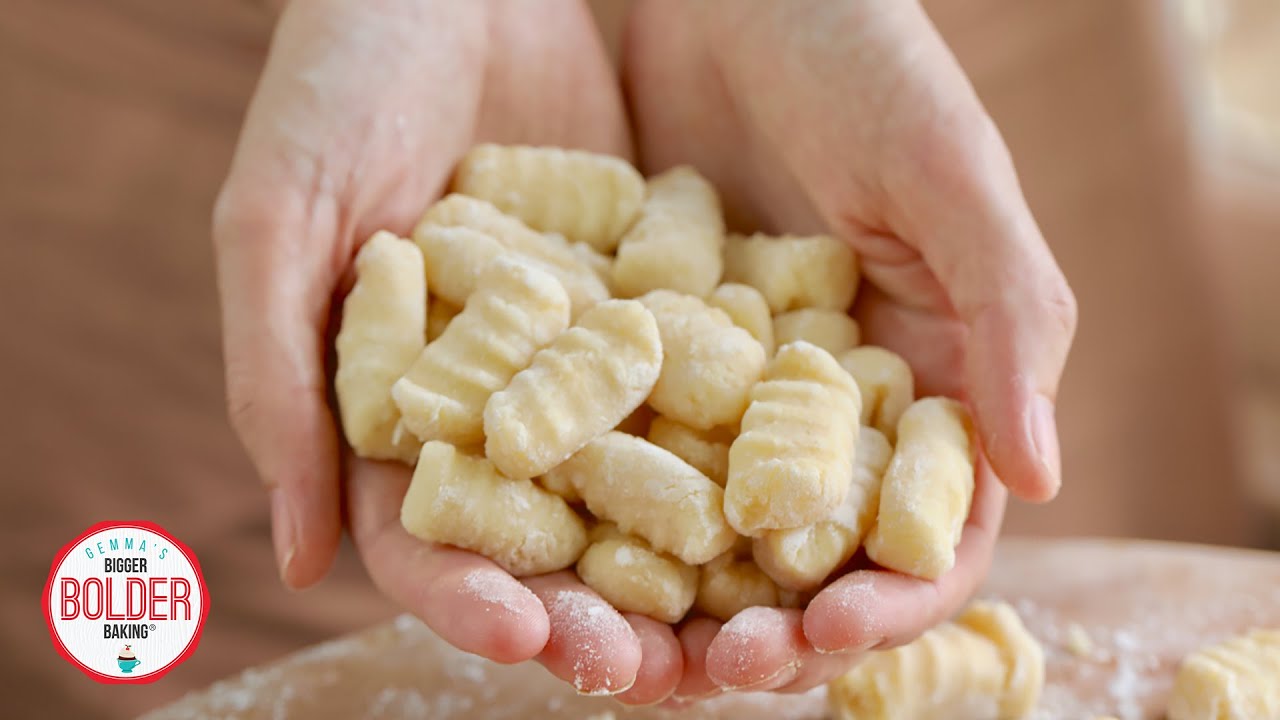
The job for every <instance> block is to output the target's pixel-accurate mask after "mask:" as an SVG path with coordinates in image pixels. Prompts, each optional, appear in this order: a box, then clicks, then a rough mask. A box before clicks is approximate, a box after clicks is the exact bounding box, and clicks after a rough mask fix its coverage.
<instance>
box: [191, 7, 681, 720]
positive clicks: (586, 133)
mask: <svg viewBox="0 0 1280 720" xmlns="http://www.w3.org/2000/svg"><path fill="white" fill-rule="evenodd" d="M480 140H487V141H495V142H505V143H517V142H525V143H536V144H549V145H564V146H574V147H583V148H587V149H592V150H597V151H603V152H613V153H615V154H621V155H626V154H628V150H629V142H630V138H629V136H628V131H627V127H626V121H625V115H624V112H623V109H622V103H621V99H620V97H619V93H618V88H617V82H616V78H615V77H614V75H613V72H612V71H611V70H610V68H609V66H608V63H607V61H606V59H605V57H604V54H603V49H602V48H601V46H600V43H599V39H598V37H597V36H596V34H595V29H594V26H593V24H592V21H591V17H590V15H589V14H588V13H587V12H586V10H585V9H584V8H583V7H582V6H581V4H580V3H579V2H577V1H576V0H558V1H557V2H543V1H541V0H503V1H502V2H495V3H489V2H453V1H451V0H439V1H437V2H427V1H425V0H381V1H380V2H377V3H352V2H345V1H344V0H307V1H306V2H295V3H291V4H289V5H288V6H287V8H286V9H285V11H284V14H283V16H282V17H281V18H280V21H279V25H278V27H277V29H276V33H275V39H274V42H273V43H272V47H271V55H270V57H269V59H268V61H267V65H266V68H265V70H264V71H263V75H262V78H261V81H260V83H259V86H258V90H257V93H256V95H255V96H254V99H253V103H252V105H251V107H250V109H249V113H248V117H247V119H246V121H245V125H244V129H243V132H242V134H241V138H240V144H239V147H238V149H237V151H236V156H235V160H234V162H233V164H232V168H231V171H230V174H229V176H228V178H227V181H226V184H225V185H224V187H223V189H222V193H221V195H220V197H219V199H218V203H217V208H216V210H215V215H214V240H215V245H216V249H217V260H218V285H219V290H220V293H221V298H222V307H223V336H224V344H225V352H226V368H227V395H228V403H229V409H230V415H231V419H232V423H233V425H234V426H235V428H236V431H237V432H238V434H239V436H240V438H241V441H242V442H243V443H244V445H245V447H246V448H247V449H248V451H249V454H250V455H251V457H252V459H253V461H254V464H255V465H256V467H257V469H258V471H259V473H260V475H261V476H262V479H263V481H264V483H265V484H266V487H267V488H268V490H269V493H270V497H271V516H272V534H273V541H274V544H275V549H276V554H277V558H278V563H279V568H280V574H281V577H282V578H283V580H284V582H285V584H287V585H289V586H291V587H295V588H297V587H305V586H307V585H310V584H312V583H314V582H316V581H317V580H319V579H320V577H321V576H323V575H324V573H325V572H326V570H327V569H328V567H329V565H330V563H331V561H332V559H333V556H334V553H335V551H336V548H337V544H338V540H339V538H340V535H341V532H342V521H343V517H342V507H343V500H344V497H345V504H346V507H347V522H348V523H349V525H350V529H351V534H352V537H353V538H354V540H355V543H356V546H357V548H358V549H359V552H360V554H361V556H362V557H363V559H364V562H365V564H366V566H367V567H368V570H369V573H370V575H371V576H372V578H373V580H374V582H375V583H376V584H377V585H378V587H379V588H381V589H382V590H383V591H384V592H385V593H387V594H388V595H389V596H391V597H392V598H393V599H395V600H397V601H398V602H400V603H401V604H403V605H404V606H405V607H407V608H408V609H409V610H411V611H412V612H414V613H415V614H417V615H418V616H420V617H421V618H422V619H423V620H425V621H426V623H427V624H428V625H429V626H430V627H431V628H432V629H433V630H435V631H436V632H437V633H438V634H440V635H441V636H442V637H444V638H445V639H446V640H448V641H449V642H451V643H453V644H454V645H456V646H457V647H459V648H462V649H463V650H466V651H469V652H472V653H476V654H478V655H482V656H484V657H487V658H490V659H492V660H496V661H498V662H507V663H510V662H519V661H522V660H526V659H529V658H533V657H536V658H537V659H538V660H540V661H541V662H542V663H543V664H544V665H546V666H547V667H548V668H549V669H550V670H551V672H553V673H555V674H556V675H558V676H560V677H561V678H564V679H566V680H568V681H571V682H573V683H574V684H575V686H576V687H577V688H578V689H579V690H581V691H583V692H618V691H621V690H623V689H625V688H627V687H628V686H631V689H630V690H629V691H627V692H625V693H624V694H622V695H621V696H620V698H621V699H623V700H626V701H630V702H651V701H654V700H658V699H661V698H662V697H665V695H666V694H667V693H669V692H670V690H671V688H673V687H674V686H675V683H676V682H677V681H678V679H679V677H680V672H681V664H680V653H679V645H678V644H677V642H676V640H675V636H674V634H673V633H672V632H671V629H670V628H668V627H667V626H665V625H661V624H659V623H656V622H654V621H652V620H649V619H647V618H642V617H638V616H625V617H624V616H622V615H620V614H619V613H617V612H616V611H614V610H613V609H612V608H609V607H608V606H607V605H606V604H605V603H604V602H603V601H602V600H600V599H599V598H598V597H597V596H596V595H595V594H594V593H592V592H591V591H590V590H588V589H587V588H586V587H585V586H583V585H582V584H581V583H580V582H578V581H577V580H576V579H574V578H573V576H572V575H571V574H569V573H562V574H557V575H552V576H546V577H540V578H530V579H529V580H527V581H526V582H525V583H523V584H522V583H520V582H519V581H517V580H515V579H513V578H512V577H511V576H510V575H508V574H506V573H505V572H503V571H502V570H500V569H499V568H498V567H497V566H496V565H494V564H493V563H492V562H490V561H488V560H486V559H484V558H482V557H479V556H477V555H474V554H472V553H467V552H462V551H460V550H455V549H449V548H444V547H439V546H434V545H429V544H426V543H422V542H420V541H418V540H416V539H414V538H412V537H410V536H409V535H408V534H407V533H406V532H405V531H404V530H403V529H402V528H401V526H400V523H399V507H400V502H401V499H402V498H403V497H404V493H405V490H406V488H407V486H408V481H409V473H408V471H407V470H406V469H404V468H402V467H399V466H392V465H389V464H383V463H376V462H368V461H363V460H359V459H355V458H353V457H351V456H350V453H349V451H347V450H346V449H345V448H343V447H342V446H341V444H340V441H339V435H338V433H337V431H336V429H335V426H334V420H333V415H332V413H331V412H330V408H329V406H328V403H327V402H326V394H327V388H328V384H329V383H328V380H329V377H330V373H329V372H328V371H327V370H326V367H325V358H326V354H327V350H328V348H329V347H331V340H332V336H333V333H334V332H335V330H336V327H335V326H336V317H337V314H336V312H335V310H336V309H337V308H338V307H340V298H341V294H342V291H343V288H344V287H349V283H350V277H349V273H350V267H351V264H352V258H353V257H354V254H355V251H356V248H357V245H358V244H359V243H360V242H363V241H364V240H365V239H366V238H368V237H369V235H370V234H371V233H373V232H374V231H375V230H378V229H381V228H387V229H390V230H393V231H396V232H400V233H402V234H404V233H407V232H408V231H409V230H410V228H411V227H412V224H413V222H414V221H415V220H416V219H417V218H418V217H419V215H420V214H421V213H422V211H423V210H424V209H425V207H426V205H427V203H428V202H429V201H430V200H431V199H433V198H435V197H437V196H438V195H439V194H440V193H441V192H442V189H443V187H444V185H445V183H446V182H447V180H448V176H449V173H450V172H451V170H452V168H453V166H454V164H455V163H456V162H457V160H458V158H459V157H461V155H462V154H463V153H464V152H465V151H466V150H467V148H468V147H470V146H471V144H472V143H474V142H476V141H480ZM340 478H342V479H340ZM591 605H595V606H599V607H601V608H602V611H600V612H596V611H592V612H591V613H585V612H584V610H585V609H586V608H588V607H589V606H591ZM583 615H585V616H587V618H588V619H589V622H583V618H582V617H580V616H583ZM642 658H643V663H642ZM637 675H638V677H637ZM633 682H634V685H633V684H632V683H633Z"/></svg>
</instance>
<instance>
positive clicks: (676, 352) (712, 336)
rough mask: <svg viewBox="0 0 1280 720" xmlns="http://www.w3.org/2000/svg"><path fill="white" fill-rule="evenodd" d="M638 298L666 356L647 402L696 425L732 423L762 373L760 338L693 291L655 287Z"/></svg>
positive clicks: (763, 361) (707, 426) (744, 405)
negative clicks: (655, 324)
mask: <svg viewBox="0 0 1280 720" xmlns="http://www.w3.org/2000/svg"><path fill="white" fill-rule="evenodd" d="M640 302H642V303H644V306H645V307H647V308H648V309H649V311H650V312H652V313H653V316H654V318H655V319H656V320H657V322H658V331H659V332H660V333H661V334H662V351H663V355H664V357H663V361H662V374H661V375H660V376H659V377H658V382H657V384H656V385H654V388H653V393H652V394H651V395H650V396H649V405H650V406H652V407H653V409H654V410H657V411H658V412H660V413H662V414H663V415H666V416H667V417H669V418H672V419H673V420H679V421H680V422H682V423H684V424H685V425H688V426H689V427H693V428H697V429H699V430H709V429H710V428H712V427H715V426H716V425H736V424H737V423H738V421H739V420H740V419H741V418H742V413H743V412H744V411H745V410H746V409H747V395H748V393H750V392H751V387H752V386H753V385H755V383H756V382H757V381H758V380H759V379H760V376H761V375H762V374H763V373H764V366H765V361H766V360H765V356H764V349H763V348H762V347H761V346H760V343H759V342H757V341H756V339H755V338H753V337H752V336H751V333H749V332H747V331H746V330H743V329H742V328H740V327H738V326H737V325H734V324H733V321H732V320H730V319H729V316H728V315H726V314H725V313H724V312H723V311H721V310H717V309H716V308H713V307H711V306H710V305H707V304H706V303H705V302H704V301H702V300H701V299H700V298H696V297H694V296H692V295H684V294H681V293H677V292H674V291H671V290H654V291H653V292H650V293H648V294H646V295H644V296H643V297H641V298H640Z"/></svg>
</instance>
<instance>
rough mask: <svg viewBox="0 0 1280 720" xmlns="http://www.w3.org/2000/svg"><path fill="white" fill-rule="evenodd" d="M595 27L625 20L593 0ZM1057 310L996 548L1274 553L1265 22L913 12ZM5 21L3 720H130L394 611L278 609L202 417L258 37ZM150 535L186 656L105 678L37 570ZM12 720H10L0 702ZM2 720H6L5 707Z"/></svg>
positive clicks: (178, 10) (342, 606)
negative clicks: (52, 633) (127, 537)
mask: <svg viewBox="0 0 1280 720" xmlns="http://www.w3.org/2000/svg"><path fill="white" fill-rule="evenodd" d="M599 6H600V7H599V8H598V9H599V10H600V16H601V21H602V25H603V26H604V27H605V28H606V29H613V28H616V27H618V24H619V22H620V18H621V17H622V15H623V12H624V8H623V6H622V4H621V3H620V2H602V3H599ZM926 6H927V7H928V8H929V11H930V13H931V15H932V16H933V17H934V19H935V21H936V22H937V24H938V25H939V27H940V28H941V30H942V32H943V34H944V36H946V38H947V39H948V41H949V42H950V43H951V45H952V47H953V48H954V50H955V52H956V54H957V55H958V56H959V58H960V61H961V63H962V64H963V65H964V66H965V68H966V69H967V70H968V71H969V73H970V74H971V76H972V78H973V80H974V83H975V84H976V86H977V88H978V91H979V93H980V94H981V96H982V98H983V100H984V101H985V103H986V104H987V107H988V108H989V110H990V111H991V113H992V115H993V116H994V117H995V120H996V122H997V124H998V125H999V126H1000V128H1001V130H1002V131H1003V132H1004V136H1005V138H1006V140H1007V141H1008V143H1009V145H1010V147H1011V149H1012V152H1013V156H1014V159H1015V161H1016V163H1017V166H1018V169H1019V171H1020V174H1021V177H1022V181H1023V186H1024V188H1025V191H1026V194H1027V197H1028V199H1029V201H1030V204H1031V206H1032V209H1033V210H1034V211H1035V214H1036V216H1037V218H1038V219H1039V221H1040V223H1041V225H1042V227H1043V229H1044V233H1045V236H1046V237H1047V238H1048V239H1049V241H1050V243H1051V245H1052V246H1053V249H1054V251H1055V253H1056V254H1057V257H1058V259H1059V262H1060V263H1061V264H1062V266H1063V268H1064V269H1065V271H1066V274H1067V277H1068V278H1069V279H1070V281H1071V283H1072V285H1073V287H1074V288H1075V291H1076V293H1077V296H1078V298H1079V303H1080V315H1081V318H1080V332H1079V335H1078V338H1077V343H1076V346H1075V350H1074V351H1073V354H1072V358H1071V362H1070V364H1069V365H1068V369H1067V377H1066V380H1065V384H1064V386H1063V389H1062V393H1061V403H1060V406H1059V420H1060V427H1061V429H1062V433H1063V438H1062V440H1063V456H1064V465H1065V475H1066V485H1065V489H1064V491H1063V493H1062V496H1061V498H1060V499H1059V500H1058V501H1056V502H1055V503H1053V504H1052V505H1049V506H1046V507H1028V506H1023V505H1017V506H1015V507H1013V508H1012V509H1011V513H1010V517H1009V520H1008V523H1007V529H1008V532H1010V533H1022V534H1041V535H1045V534H1049V535H1068V534H1069V535H1106V536H1129V537H1148V538H1159V539H1167V540H1182V541H1190V542H1202V543H1219V544H1231V545H1245V546H1258V547H1263V546H1268V545H1270V546H1276V545H1277V544H1278V543H1280V281H1278V280H1280V2H1277V0H1231V1H1227V0H1216V1H1214V0H1183V1H1180V2H1179V1H1175V0H1166V1H1162V2H1157V1H1156V0H1151V1H1149V2H1148V1H1144V2H1125V3H1118V2H1113V1H1112V0H1076V1H1075V2H1069V3H1068V2H1054V1H1053V0H963V1H962V0H932V1H927V2H926ZM3 10H4V11H3V12H0V108H2V109H0V232H2V233H3V243H0V253H2V255H0V273H2V275H0V313H3V327H7V328H9V330H8V331H7V332H5V333H4V334H3V335H2V336H0V351H2V357H3V367H2V368H0V369H2V370H3V374H0V397H2V398H3V399H4V413H3V419H2V420H0V435H3V437H4V442H3V445H2V446H0V447H3V452H4V464H3V467H4V468H5V471H4V472H5V473H6V475H7V480H6V482H5V492H6V495H5V498H4V501H3V502H0V528H3V529H2V530H0V533H3V535H2V536H0V538H2V539H3V540H4V541H5V542H4V544H3V547H4V552H3V553H0V558H2V559H0V618H2V620H0V646H3V647H5V648H9V650H7V651H5V653H4V655H3V658H0V673H3V676H4V677H5V679H6V685H7V686H8V687H9V688H10V689H11V690H10V692H9V693H7V697H6V698H5V702H6V706H7V707H8V708H9V709H10V711H14V708H15V703H16V711H15V714H13V715H11V716H13V717H25V716H32V717H104V718H115V717H132V716H133V715H136V714H137V713H139V712H141V711H143V710H145V709H149V708H153V707H155V706H157V705H159V704H161V703H164V702H166V701H169V700H172V699H174V698H176V697H177V696H179V695H181V694H183V693H184V692H186V691H188V690H190V689H193V688H198V687H202V686H204V685H207V684H208V683H210V682H212V681H213V680H215V679H217V678H219V677H222V676H225V675H228V674H231V673H233V672H235V671H238V670H240V669H242V668H244V667H245V666H248V665H252V664H257V663H261V662H264V661H267V660H270V659H272V658H276V657H279V656H280V655H283V654H285V653H287V652H289V651H292V650H295V649H297V648H300V647H302V646H304V645H307V644H310V643H313V642H316V641H318V640H320V639H322V638H325V637H329V636H332V635H334V634H337V633H342V632H347V631H351V630H355V629H357V628H360V627H363V626H365V625H368V624H371V623H373V622H375V621H378V620H380V619H383V618H386V617H389V616H390V615H391V614H392V613H394V608H392V607H391V606H390V605H389V604H388V603H387V602H386V601H384V600H382V599H381V598H379V597H378V596H377V595H376V594H375V593H374V592H373V591H372V590H371V588H370V587H369V586H368V583H367V579H366V578H365V576H364V573H363V571H362V570H361V569H360V567H359V564H358V563H357V562H356V561H355V560H354V557H353V555H352V554H351V552H350V550H349V548H347V549H345V550H344V553H343V556H342V558H341V560H340V562H339V563H338V565H337V567H336V568H335V569H334V571H333V573H332V574H331V576H330V577H329V578H328V579H326V580H325V581H324V582H323V583H322V584H321V585H320V586H319V587H317V588H316V589H313V590H309V591H307V592H305V593H303V594H300V595H294V594H291V593H288V592H286V591H284V590H283V589H281V588H280V586H279V584H278V582H277V580H276V576H275V571H274V567H273V562H272V556H271V550H270V539H269V529H268V524H267V510H266V505H265V502H264V498H263V497H262V493H261V491H260V489H259V487H258V485H257V482H256V480H255V478H254V476H253V474H252V472H251V469H250V467H249V464H248V461H247V460H246V458H245V457H244V456H243V455H242V454H241V452H240V449H239V447H238V446H237V444H236V442H235V439H234V437H233V436H232V434H231V431H230V429H229V427H228V425H227V423H226V420H225V415H224V410H223V400H222V372H221V357H220V349H219V332H218V309H217V305H216V299H215V291H214V281H213V270H212V267H213V266H212V251H211V247H210V244H209V217H210V212H211V208H212V203H213V199H214V196H215V194H216V192H217V189H218V186H219V183H220V182H221V180H222V177H223V174H224V173H225V171H226V168H227V166H228V162H229V160H230V157H231V152H232V149H233V146H234V142H235V138H236V132H237V128H238V126H239V123H240V120H241V116H242V114H243V112H244V108H245V105H246V103H247V101H248V99H249V96H250V94H251V92H252V90H253V86H254V82H255V78H256V76H257V73H258V71H259V69H260V67H261V65H262V62H263V60H264V57H265V54H266V50H267V46H268V42H269V38H270V31H271V25H272V21H271V18H270V16H269V15H268V14H267V13H266V12H265V11H264V10H263V9H261V8H260V7H259V6H258V4H256V3H253V2H248V1H247V0H242V1H241V2H232V1H230V0H186V1H185V2H181V3H179V2H159V1H157V0H110V1H107V0H103V1H98V0H6V2H4V3H3ZM134 518H137V519H147V520H152V521H155V522H158V523H160V524H161V525H163V526H165V527H166V528H168V529H169V530H171V531H173V532H174V533H175V534H177V535H178V536H179V537H180V538H181V539H183V540H184V541H185V542H186V543H187V544H188V545H190V546H192V547H193V548H194V549H195V551H196V552H197V553H198V554H199V557H200V559H201V562H202V564H203V567H204V573H205V576H206V579H207V581H208V583H209V585H210V587H211V592H212V612H211V614H210V617H209V622H208V625H207V626H206V629H205V633H204V636H203V641H202V643H201V646H200V650H199V652H197V653H196V654H195V656H194V657H193V658H192V659H191V660H190V661H188V662H187V663H186V664H184V665H183V666H182V667H180V668H178V669H177V670H176V671H174V672H173V673H171V674H170V675H168V676H167V677H166V678H165V679H164V680H162V681H161V682H159V683H157V684H155V685H152V686H136V687H135V686H101V685H96V684H95V683H92V682H89V681H88V680H87V679H85V678H84V677H83V676H82V675H80V673H78V672H77V671H75V670H74V669H72V668H71V667H70V666H68V665H66V664H65V663H64V662H63V661H62V660H61V659H60V658H59V657H58V656H57V655H56V653H55V652H54V650H53V649H52V647H51V645H50V642H49V639H48V635H47V632H46V629H45V628H44V626H43V623H42V622H41V621H40V615H39V609H38V608H39V600H38V597H39V594H40V591H41V588H42V586H43V582H44V579H45V576H46V574H47V573H48V570H49V563H50V561H51V560H52V558H53V555H54V553H55V551H56V550H57V549H58V548H59V547H60V546H61V545H62V544H63V543H65V542H67V541H68V540H70V539H71V538H72V537H74V536H75V535H76V534H78V533H79V532H80V531H81V530H83V529H84V528H85V527H87V526H89V525H90V524H92V523H94V522H97V521H100V520H104V519H134ZM24 711H25V712H24ZM6 714H9V713H6Z"/></svg>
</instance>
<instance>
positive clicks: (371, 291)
mask: <svg viewBox="0 0 1280 720" xmlns="http://www.w3.org/2000/svg"><path fill="white" fill-rule="evenodd" d="M424 277H425V276H424V275H423V272H422V253H420V252H418V249H417V248H416V247H414V245H413V243H411V242H409V241H408V240H402V239H400V238H398V237H396V236H395V235H394V234H393V233H389V232H378V233H375V234H374V235H373V237H371V238H369V241H368V242H366V243H365V244H364V245H363V246H362V247H361V248H360V251H359V252H358V253H357V254H356V282H355V285H354V286H353V287H352V288H351V292H350V293H349V294H348V295H347V300H346V302H345V303H344V304H343V306H342V326H341V329H340V330H339V331H338V337H337V340H336V342H335V344H336V347H337V354H338V370H337V373H336V374H335V376H334V379H333V384H334V392H335V393H336V394H337V396H338V413H339V415H340V417H341V419H342V431H343V434H344V435H345V436H346V438H347V443H348V444H350V445H351V449H352V450H354V451H355V453H356V454H357V455H359V456H360V457H366V458H373V459H376V460H400V461H402V462H408V463H412V462H413V461H414V460H415V459H416V458H417V455H418V442H417V441H416V440H414V439H413V437H412V436H409V435H406V434H404V433H396V431H395V430H396V426H397V424H398V423H399V421H400V411H399V410H398V409H397V408H396V405H395V403H394V402H392V400H391V385H392V384H393V383H394V382H395V381H396V380H397V379H399V377H400V376H401V375H402V374H403V373H404V371H405V370H406V369H408V367H409V365H410V364H412V363H413V360H414V358H416V357H417V356H418V353H419V352H421V351H422V345H423V338H424V333H425V332H426V311H427V287H426V281H425V280H424Z"/></svg>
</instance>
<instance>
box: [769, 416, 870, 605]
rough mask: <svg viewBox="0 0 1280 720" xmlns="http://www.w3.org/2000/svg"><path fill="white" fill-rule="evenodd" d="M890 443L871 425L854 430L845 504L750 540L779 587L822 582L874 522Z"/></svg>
mask: <svg viewBox="0 0 1280 720" xmlns="http://www.w3.org/2000/svg"><path fill="white" fill-rule="evenodd" d="M892 453H893V446H891V445H890V444H889V441H888V440H886V439H885V437H884V435H883V434H881V433H880V431H878V430H876V429H875V428H869V427H864V428H862V429H861V431H860V432H859V433H858V452H857V460H856V461H855V463H854V470H853V481H852V482H851V483H850V485H849V492H848V494H846V495H845V499H844V502H843V503H841V504H840V507H838V508H836V511H835V512H834V513H832V514H831V516H830V517H828V518H826V519H824V520H821V521H819V522H816V523H814V524H812V525H807V526H805V527H798V528H788V529H785V530H768V531H765V532H764V533H763V534H761V535H760V537H757V538H755V540H754V542H753V543H752V557H754V558H755V561H756V564H757V565H759V566H760V569H761V570H764V572H765V574H767V575H768V576H769V577H770V578H772V579H773V580H774V582H776V583H778V586H779V587H782V588H784V589H787V590H795V591H808V590H813V589H815V588H817V587H819V586H821V585H822V581H823V580H826V579H827V577H828V576H830V575H831V573H832V572H834V571H835V570H836V568H839V567H840V566H842V565H844V564H845V563H847V562H849V559H850V558H852V557H853V555H854V553H856V552H857V551H858V546H859V545H860V544H861V543H862V539H863V538H864V537H865V536H866V534H867V531H868V530H869V529H870V528H871V524H872V523H873V522H874V521H875V517H876V511H877V510H878V509H879V505H880V482H881V479H882V476H883V475H884V470H885V468H886V467H887V466H888V465H889V457H890V455H891V454H892Z"/></svg>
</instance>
